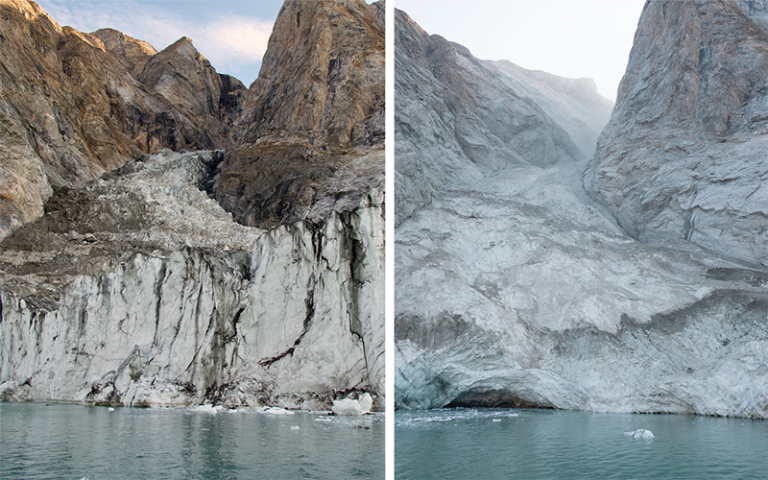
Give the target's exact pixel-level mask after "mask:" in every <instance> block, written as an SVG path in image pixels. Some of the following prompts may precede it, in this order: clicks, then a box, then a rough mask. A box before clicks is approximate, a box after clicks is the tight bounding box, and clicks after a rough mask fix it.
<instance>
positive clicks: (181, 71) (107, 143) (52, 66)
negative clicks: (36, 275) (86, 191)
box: [0, 0, 244, 238]
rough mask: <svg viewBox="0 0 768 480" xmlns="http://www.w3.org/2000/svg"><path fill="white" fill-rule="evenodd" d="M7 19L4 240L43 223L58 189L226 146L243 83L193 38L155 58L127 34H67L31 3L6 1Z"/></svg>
mask: <svg viewBox="0 0 768 480" xmlns="http://www.w3.org/2000/svg"><path fill="white" fill-rule="evenodd" d="M0 22H2V24H1V25H2V29H1V30H2V37H1V38H0V43H1V44H2V51H0V59H2V62H1V63H2V68H0V85H1V87H0V88H2V93H3V95H2V98H1V99H0V112H1V113H0V115H2V122H0V123H1V124H2V129H3V132H2V137H1V138H0V162H2V163H0V171H2V173H3V175H2V177H0V192H2V193H1V194H0V238H2V237H4V236H5V235H7V234H8V233H9V232H10V231H12V230H13V229H15V228H18V227H19V226H21V225H23V224H24V223H26V222H28V221H30V220H34V219H35V218H37V217H39V216H40V215H41V214H42V213H43V204H44V202H45V201H46V200H47V199H48V198H49V197H50V196H51V194H52V187H73V186H79V185H82V184H84V183H85V182H87V181H89V180H92V179H94V178H96V177H98V176H99V175H102V174H104V173H105V172H107V171H110V170H113V169H115V168H117V167H119V166H121V165H123V164H124V163H125V162H127V161H128V160H131V159H133V158H135V157H137V156H139V155H141V154H146V153H155V152H158V151H160V150H162V149H163V148H171V149H173V150H197V149H212V148H224V147H225V146H226V142H227V138H228V124H227V123H228V122H231V116H232V111H233V110H234V111H237V110H238V108H239V106H238V105H237V102H234V103H233V102H232V101H231V94H230V93H229V92H232V91H235V90H238V89H242V90H244V87H242V86H241V85H238V84H237V83H236V84H235V85H232V82H229V80H225V81H224V82H222V80H221V78H220V76H219V75H218V74H217V73H216V71H215V70H214V69H213V67H211V65H210V63H208V61H207V60H205V58H203V57H202V56H201V55H200V54H199V53H198V52H197V51H196V50H195V49H194V47H193V46H192V45H191V43H190V42H189V41H188V40H186V39H181V40H179V42H177V43H175V44H174V45H171V46H170V47H168V48H167V49H165V50H164V51H163V52H160V53H157V52H155V51H154V49H153V48H152V47H151V46H149V45H148V44H147V43H146V42H141V41H137V40H135V39H132V38H130V37H125V36H123V35H122V34H120V33H119V32H115V31H109V30H102V31H99V32H94V34H93V35H89V34H85V33H82V32H78V31H76V30H74V29H72V28H69V27H63V28H62V27H61V26H59V25H58V24H57V23H56V22H55V21H54V20H53V19H52V18H51V17H50V16H48V15H47V14H46V13H45V12H44V11H43V10H42V9H41V8H40V7H39V6H38V5H37V4H35V3H34V2H30V1H27V0H3V1H2V3H0ZM102 38H103V39H104V40H102ZM105 42H106V43H105ZM169 68H170V69H171V70H169ZM224 83H227V85H226V86H225V85H224ZM192 91H194V92H195V94H194V95H191V94H190V92H192ZM222 100H224V102H222Z"/></svg>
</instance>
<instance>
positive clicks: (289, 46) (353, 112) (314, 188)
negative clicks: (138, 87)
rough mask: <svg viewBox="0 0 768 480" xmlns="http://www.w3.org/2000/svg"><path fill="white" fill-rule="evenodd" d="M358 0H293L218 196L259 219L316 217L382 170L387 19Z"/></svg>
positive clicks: (349, 199)
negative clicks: (385, 24) (384, 19)
mask: <svg viewBox="0 0 768 480" xmlns="http://www.w3.org/2000/svg"><path fill="white" fill-rule="evenodd" d="M381 10H382V7H377V6H369V5H367V4H365V2H363V1H362V0H344V1H335V0H321V1H295V2H287V3H286V4H285V5H284V6H283V8H282V10H281V11H280V14H279V15H278V18H277V20H276V22H275V27H274V30H273V34H272V36H271V37H270V41H269V48H268V50H267V53H266V54H265V56H264V60H263V63H262V67H261V71H260V72H259V78H258V79H257V80H256V81H255V82H254V83H253V84H252V85H251V87H250V89H249V91H248V94H247V96H246V101H245V106H244V107H243V112H242V116H241V118H240V120H239V121H238V123H237V124H236V127H235V132H234V134H233V136H232V139H233V143H232V147H231V148H230V149H228V151H227V155H226V158H225V161H224V163H222V165H221V175H220V177H219V178H218V180H217V182H216V187H215V192H216V198H217V199H218V200H219V201H220V202H221V203H222V205H224V206H225V207H226V208H227V209H228V210H229V211H231V212H233V215H234V216H235V218H236V219H237V220H238V221H240V222H242V223H244V224H246V225H253V226H261V227H269V226H273V225H276V224H278V223H280V222H281V221H284V220H285V221H295V220H298V219H313V218H320V217H323V216H325V215H327V214H329V213H330V212H331V211H345V210H347V209H348V208H349V207H350V206H352V205H356V204H357V203H358V202H359V200H360V198H361V197H362V195H363V194H364V192H366V191H368V190H369V189H370V188H371V187H378V188H381V187H382V186H383V179H384V155H383V142H384V82H383V81H382V79H383V78H384V23H383V19H382V18H381V17H380V16H379V15H378V14H377V11H378V12H379V13H380V12H381Z"/></svg>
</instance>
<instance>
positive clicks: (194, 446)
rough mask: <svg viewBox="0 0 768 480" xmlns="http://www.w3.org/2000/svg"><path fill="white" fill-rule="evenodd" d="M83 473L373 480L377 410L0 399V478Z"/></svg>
mask: <svg viewBox="0 0 768 480" xmlns="http://www.w3.org/2000/svg"><path fill="white" fill-rule="evenodd" d="M296 427H298V428H296ZM366 427H368V428H366ZM83 477H86V478H88V479H89V480H98V479H134V478H152V479H155V478H158V479H160V478H162V479H254V478H264V479H299V478H309V479H326V478H335V479H344V478H349V479H354V478H365V479H383V478H384V416H383V415H373V416H364V417H328V416H320V415H312V414H308V413H297V414H296V415H288V416H286V415H282V416H276V415H266V414H259V413H254V412H250V413H243V412H241V413H228V412H219V413H218V414H215V415H212V414H208V413H200V412H190V411H186V410H180V409H131V408H118V409H115V410H114V411H113V412H110V411H108V409H107V408H104V407H83V406H78V405H62V404H53V405H50V406H46V405H45V404H40V403H32V404H29V403H27V404H23V403H0V478H2V479H22V478H23V479H62V478H72V479H75V480H77V479H80V478H83Z"/></svg>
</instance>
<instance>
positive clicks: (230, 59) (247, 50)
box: [38, 0, 274, 85]
mask: <svg viewBox="0 0 768 480" xmlns="http://www.w3.org/2000/svg"><path fill="white" fill-rule="evenodd" d="M38 3H39V4H40V6H41V7H43V9H44V10H45V11H46V12H48V13H49V14H50V15H51V16H52V17H53V18H54V20H56V21H57V22H58V23H59V24H60V25H62V26H63V25H69V26H71V27H73V28H76V29H77V30H80V31H83V32H92V31H95V30H98V29H100V28H114V29H115V30H119V31H120V32H122V33H124V34H125V35H129V36H131V37H134V38H138V39H140V40H145V41H147V42H149V43H150V44H151V45H152V46H153V47H155V49H157V50H158V51H160V50H162V49H164V48H165V47H167V46H168V45H170V44H172V43H174V42H175V41H176V40H178V39H179V38H181V37H189V38H191V39H192V41H193V43H194V44H195V47H196V48H197V50H198V51H200V53H202V54H203V56H205V58H207V59H208V60H209V61H210V62H211V64H212V65H213V66H214V67H215V68H216V70H217V71H219V73H229V74H231V75H234V76H235V77H237V78H239V79H240V80H242V81H243V82H244V83H245V84H246V85H248V84H250V83H251V82H252V81H253V80H254V79H255V78H256V75H257V73H258V68H259V66H260V64H261V59H262V57H263V56H264V52H265V51H266V49H267V43H268V41H269V36H270V34H271V32H272V25H273V23H274V19H267V20H265V19H259V18H255V17H248V16H241V15H215V16H212V17H209V18H200V19H197V18H194V17H185V16H183V15H181V14H179V13H177V12H175V11H171V10H169V9H167V8H164V7H161V6H158V5H153V4H147V3H139V2H135V1H132V0H125V1H119V2H118V1H61V0H38ZM179 3H182V2H179Z"/></svg>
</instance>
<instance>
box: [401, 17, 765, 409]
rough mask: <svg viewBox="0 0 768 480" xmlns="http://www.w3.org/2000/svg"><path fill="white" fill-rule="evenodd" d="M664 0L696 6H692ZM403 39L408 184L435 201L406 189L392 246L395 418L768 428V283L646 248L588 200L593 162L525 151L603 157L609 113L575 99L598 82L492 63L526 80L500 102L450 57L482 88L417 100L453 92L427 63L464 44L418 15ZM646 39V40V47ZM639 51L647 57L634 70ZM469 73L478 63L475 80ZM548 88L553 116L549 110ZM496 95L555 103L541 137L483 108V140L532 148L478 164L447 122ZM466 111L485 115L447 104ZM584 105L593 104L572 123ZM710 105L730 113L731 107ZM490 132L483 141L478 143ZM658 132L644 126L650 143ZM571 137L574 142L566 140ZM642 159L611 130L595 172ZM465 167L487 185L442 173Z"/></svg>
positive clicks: (747, 269) (692, 251)
mask: <svg viewBox="0 0 768 480" xmlns="http://www.w3.org/2000/svg"><path fill="white" fill-rule="evenodd" d="M655 3H656V2H650V3H649V5H648V6H646V9H645V13H644V19H643V20H642V21H641V24H643V23H644V22H647V23H648V24H649V25H650V24H651V23H653V22H652V21H651V20H648V19H646V18H645V16H647V15H648V12H650V11H654V9H655V8H656V7H655V6H654V5H653V4H655ZM661 3H663V2H661ZM668 3H670V4H676V5H677V6H676V7H674V8H676V9H685V8H688V7H684V6H685V5H688V4H693V3H694V2H668ZM710 3H715V2H710ZM669 8H671V7H669ZM396 29H397V31H398V37H397V39H398V41H399V43H396V56H397V59H398V62H399V64H398V65H400V66H401V67H399V73H398V76H397V86H398V89H397V91H396V101H397V105H398V110H397V111H396V121H395V126H396V135H397V139H398V140H397V142H398V149H397V151H396V157H397V166H396V168H397V170H398V172H397V173H398V177H397V178H398V181H400V179H401V178H403V177H404V178H406V179H407V180H408V182H410V183H406V185H412V186H420V185H427V186H429V189H425V190H424V191H428V192H431V198H429V199H426V200H425V199H424V198H419V197H418V196H416V195H410V193H409V190H407V189H406V190H400V189H401V188H403V187H402V186H401V185H398V187H397V188H398V195H402V197H399V198H398V199H397V200H398V202H404V203H406V205H404V206H403V208H402V209H401V208H400V207H401V204H400V203H398V215H399V217H398V221H399V222H400V223H399V225H398V226H397V228H396V233H395V234H396V247H395V253H396V258H395V265H396V280H395V282H396V285H395V288H396V292H395V309H396V311H395V321H396V324H395V334H396V351H395V358H396V366H395V394H396V398H395V404H396V406H397V407H398V408H434V407H443V406H507V407H544V408H564V409H578V410H591V411H604V412H667V413H697V414H706V415H724V416H740V417H751V418H768V353H766V352H768V294H766V287H767V286H768V270H766V269H765V267H763V266H761V265H760V264H759V263H758V262H754V261H747V260H744V259H740V258H735V256H731V255H719V254H717V253H714V252H712V251H711V250H709V249H705V248H702V247H700V246H698V245H696V244H695V243H692V242H688V241H686V240H685V239H682V238H679V237H674V236H672V237H668V238H659V239H658V240H657V241H656V242H655V243H654V244H648V243H642V242H638V241H637V240H636V239H635V238H633V237H632V236H629V235H627V232H626V231H625V229H624V228H623V226H624V223H623V222H617V221H616V219H615V217H614V215H613V213H612V211H611V210H610V207H608V208H606V205H604V204H602V203H600V202H596V201H595V200H594V199H593V198H592V197H591V195H590V193H591V192H588V191H587V190H586V189H585V187H584V183H583V181H582V178H583V175H584V172H585V171H586V170H587V169H588V167H590V159H589V157H588V156H581V157H579V156H578V155H577V153H570V154H567V155H566V154H561V155H560V156H554V157H552V156H550V155H549V154H548V153H547V152H548V150H546V149H529V148H526V147H525V141H526V140H527V139H530V138H543V139H544V140H541V144H542V145H553V144H554V145H558V144H559V145H566V144H568V145H576V146H579V145H580V146H585V145H590V143H591V142H594V139H595V136H596V135H595V133H594V132H595V131H596V130H595V129H596V124H595V123H591V121H590V119H598V118H600V115H602V113H601V112H603V109H604V100H600V99H599V98H596V97H595V96H592V97H591V99H592V100H589V101H584V98H585V96H584V95H581V94H578V93H576V92H574V91H573V90H572V88H571V87H572V86H573V85H580V84H581V85H584V84H586V83H587V82H586V81H583V80H582V81H565V80H558V81H553V79H549V80H547V82H546V86H543V85H542V84H541V79H542V78H546V74H540V73H537V74H535V75H531V74H525V72H523V73H519V70H522V69H519V67H515V66H512V65H509V64H496V65H495V66H496V67H498V68H499V69H500V70H502V71H503V70H511V71H513V72H514V71H518V73H517V75H516V76H515V78H514V79H513V81H510V80H507V79H506V78H504V77H494V76H491V75H484V77H482V78H483V79H484V81H485V82H486V83H494V82H495V85H494V86H493V87H489V88H486V87H485V86H483V85H478V84H477V83H476V82H477V80H476V79H477V78H478V75H479V74H478V73H477V72H480V71H482V70H480V69H479V67H477V65H479V64H482V62H480V61H478V60H471V59H467V57H466V55H468V53H467V52H466V51H465V50H462V49H461V48H460V47H456V46H453V47H452V48H453V51H452V52H453V53H450V56H449V58H454V59H458V60H455V62H456V65H457V66H456V67H455V68H449V69H446V70H449V71H450V72H451V74H452V75H457V76H459V75H462V76H467V77H468V78H467V79H465V83H467V84H470V83H469V82H470V80H472V81H473V82H475V83H471V85H474V86H473V89H470V90H463V89H461V88H458V87H457V88H456V91H453V92H451V93H450V94H447V93H445V91H444V90H440V89H439V88H436V89H431V88H421V89H419V88H418V86H419V85H433V84H439V83H438V82H439V80H440V78H438V74H437V73H433V72H438V73H439V72H441V70H440V69H437V68H434V66H433V65H431V64H430V63H425V61H424V56H423V55H422V53H420V52H428V53H429V52H432V53H433V54H434V52H437V51H438V50H439V49H437V48H434V42H436V41H439V42H443V45H444V46H445V48H448V47H450V46H451V44H450V43H448V42H445V41H444V40H442V39H439V38H437V39H436V38H435V37H434V36H433V37H428V36H426V35H416V34H415V33H414V32H419V31H420V30H419V29H417V27H416V26H415V25H414V24H413V23H412V22H411V21H410V19H408V18H407V17H406V16H404V15H399V16H398V23H397V25H396ZM646 40H647V39H646V38H645V37H644V36H642V35H639V36H638V42H641V41H646ZM648 48H658V46H657V45H655V44H653V45H649V46H648ZM724 48H730V47H728V46H726V47H724ZM637 50H638V47H637V45H636V47H635V53H633V55H636V54H637ZM449 51H450V50H449ZM461 52H465V53H464V54H461ZM466 65H475V67H474V70H472V71H471V72H474V73H467V70H466V69H465V68H462V67H463V66H466ZM654 71H655V72H656V74H657V75H659V76H661V77H664V75H666V74H667V73H668V70H666V69H656V70H654ZM649 72H650V70H649ZM628 78H631V77H629V76H628V77H627V78H625V80H624V83H623V86H622V88H623V89H625V90H626V89H627V88H628V87H627V85H628V84H629V80H628ZM657 81H658V82H662V83H663V82H664V81H665V80H664V79H663V78H662V79H659V80H657ZM454 84H456V85H460V83H459V82H455V83H454ZM481 87H482V89H480V88H481ZM474 88H478V89H480V90H474ZM546 89H549V94H548V95H547V98H549V99H550V100H549V102H550V103H542V100H541V99H542V98H543V96H544V92H542V90H546ZM640 90H641V89H640V88H639V87H638V90H637V91H638V92H639V91H640ZM425 92H435V93H434V94H428V93H425ZM492 94H493V95H505V96H512V97H513V98H514V99H515V101H516V102H519V103H521V104H537V102H539V103H538V104H539V105H541V104H544V105H546V106H547V108H546V109H545V108H540V109H539V110H535V111H534V110H533V109H530V110H529V112H530V115H537V116H540V117H541V118H538V119H537V120H536V121H529V122H528V123H527V125H529V126H530V128H531V129H535V132H533V133H526V132H525V131H521V130H520V129H519V128H518V127H517V125H518V124H519V123H521V122H522V119H523V118H526V117H525V116H522V117H521V116H520V115H522V114H521V113H520V111H518V112H517V114H516V115H515V116H510V115H508V114H507V113H505V111H504V110H502V109H499V110H497V111H493V110H490V109H486V110H483V112H484V114H483V115H482V121H483V122H484V124H485V125H496V124H498V125H499V127H498V128H499V129H502V128H503V126H504V125H505V124H510V125H511V126H510V127H509V129H510V131H511V132H515V135H522V139H520V140H517V139H515V138H513V139H512V140H510V141H509V142H507V143H504V144H501V143H499V142H496V143H494V142H492V141H490V140H489V141H483V142H482V143H483V145H484V146H485V148H487V151H485V152H484V153H483V155H482V157H481V158H480V159H479V160H477V161H472V160H471V158H470V157H469V156H468V155H467V154H466V153H465V150H462V149H460V148H455V147H450V148H446V146H451V145H456V143H455V142H454V140H453V139H454V137H455V136H456V132H457V131H458V130H457V129H456V128H454V126H453V125H452V124H448V123H447V122H446V121H445V120H444V119H446V118H449V119H452V118H453V117H450V116H448V115H447V113H446V112H449V111H456V112H459V111H462V109H466V110H468V111H470V112H471V111H474V110H475V109H476V108H477V105H476V104H475V102H476V99H477V98H485V97H486V96H487V97H490V98H495V97H492V96H491V95H492ZM465 98H471V99H472V100H470V101H468V103H467V104H462V105H459V106H453V107H451V105H452V104H453V103H456V102H467V100H465ZM587 98H589V97H587ZM507 101H510V100H506V99H503V98H500V99H498V101H497V103H498V104H503V103H504V102H507ZM655 101H657V102H661V101H663V100H660V99H656V100H655ZM576 102H581V103H580V105H582V107H580V108H578V109H577V108H575V107H574V105H575V104H577V103H576ZM709 102H710V104H712V105H717V104H718V100H717V97H714V98H712V97H710V98H709ZM489 103H491V102H489ZM449 107H450V109H449ZM470 107H471V108H470ZM401 108H402V110H401ZM621 108H622V103H621V102H619V104H617V106H616V110H615V111H614V113H613V120H612V125H613V126H612V127H611V126H609V127H608V129H607V130H606V132H609V133H610V132H611V129H612V128H613V129H614V130H616V129H619V128H620V127H619V124H620V123H621V122H619V121H618V120H617V118H619V117H618V116H619V115H622V113H621V112H620V109H621ZM579 111H581V112H582V113H581V114H580V116H579V117H577V118H580V119H581V122H582V125H584V126H591V127H590V128H583V127H581V126H580V128H574V125H576V124H575V123H574V122H573V121H572V120H570V119H569V118H568V117H566V116H565V115H563V114H562V112H579ZM557 112H560V113H557ZM417 115H418V116H417ZM629 117H630V116H629V115H628V116H627V119H629ZM412 118H418V119H421V120H419V121H414V120H413V119H412ZM457 118H458V117H457ZM570 118H571V119H572V118H573V115H572V116H571V117H570ZM602 118H605V116H603V117H602ZM627 121H629V120H627ZM456 122H458V120H456ZM515 122H517V123H515ZM551 125H559V126H560V128H559V129H555V128H553V127H552V126H551ZM478 130H480V127H478ZM489 132H492V130H490V128H483V130H482V131H481V132H480V133H478V134H477V135H478V136H479V135H484V136H485V137H488V136H489V135H491V133H489ZM653 132H654V131H653V130H652V129H651V128H650V127H648V129H647V133H648V135H649V136H650V135H651V134H652V133H653ZM515 135H513V137H514V136H515ZM562 135H567V136H568V137H570V138H571V141H570V142H565V143H564V142H561V141H560V140H559V139H560V138H561V136H562ZM660 135H663V132H662V133H660ZM478 138H480V137H478ZM547 138H548V139H547ZM429 139H432V140H431V141H429ZM401 144H402V145H405V146H406V148H403V149H401V148H400V145H401ZM631 145H632V144H630V143H623V139H622V138H615V143H611V142H609V141H608V135H607V134H606V133H603V134H602V136H601V137H600V140H599V142H598V155H597V157H598V158H600V155H601V153H600V149H603V152H605V151H609V150H610V151H611V152H614V153H615V155H616V158H635V156H636V155H639V154H638V153H637V152H636V151H635V150H633V149H632V146H631ZM437 151H439V152H440V154H439V155H437V154H436V153H435V152H437ZM510 151H512V153H514V155H512V154H510ZM569 151H570V152H574V149H571V150H569ZM576 151H578V150H576ZM680 155H682V153H680ZM403 157H405V158H403ZM637 158H639V157H637ZM702 166H704V163H703V162H702ZM707 168H710V167H707ZM453 170H459V171H469V170H472V171H476V172H477V175H476V176H477V179H476V180H475V181H471V182H461V181H456V180H455V179H453V178H451V177H450V173H445V174H443V175H434V174H433V173H432V172H436V173H439V172H443V171H445V172H450V171H453ZM426 172H429V174H427V173H426ZM632 172H633V173H632V174H631V175H630V174H628V173H627V176H626V177H621V178H625V179H626V181H632V182H636V183H637V184H638V185H640V184H644V182H645V184H647V183H649V182H650V180H649V179H648V178H647V177H644V176H643V170H641V169H638V170H632ZM625 173H626V172H625ZM721 173H722V172H721ZM713 175H714V171H713ZM678 176H679V177H684V172H680V173H679V175H678ZM617 178H619V177H618V176H617ZM713 178H716V177H713ZM721 178H722V177H721ZM725 178H726V179H727V178H728V177H725ZM713 181H714V180H713ZM725 183H726V184H729V182H725ZM730 185H732V188H734V193H735V192H738V191H739V188H738V187H737V186H736V184H734V183H730ZM415 190H421V187H415ZM427 200H428V201H427ZM744 238H745V239H746V237H744Z"/></svg>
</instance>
